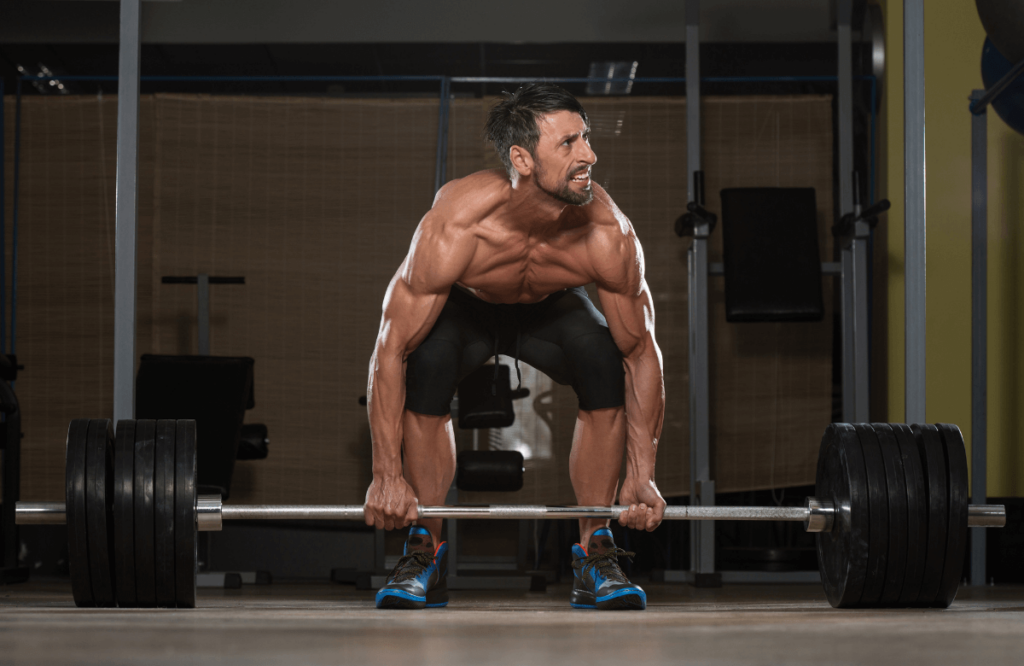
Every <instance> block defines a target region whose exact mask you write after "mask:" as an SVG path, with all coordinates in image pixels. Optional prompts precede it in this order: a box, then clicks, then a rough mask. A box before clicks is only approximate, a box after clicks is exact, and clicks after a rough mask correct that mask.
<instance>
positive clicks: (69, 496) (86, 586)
mask: <svg viewBox="0 0 1024 666" xmlns="http://www.w3.org/2000/svg"><path fill="white" fill-rule="evenodd" d="M88 444H89V419H75V420H74V421H72V422H71V425H70V426H69V427H68V439H67V452H66V458H67V460H66V463H65V469H64V475H65V476H64V493H65V500H64V502H65V504H64V513H65V516H66V520H67V527H68V564H69V565H70V568H71V593H72V595H73V596H74V598H75V605H76V606H81V607H91V606H94V605H95V603H94V602H93V598H92V581H91V579H90V576H89V537H88V525H87V521H86V511H85V494H86V489H85V486H86V484H85V451H86V449H87V448H88Z"/></svg>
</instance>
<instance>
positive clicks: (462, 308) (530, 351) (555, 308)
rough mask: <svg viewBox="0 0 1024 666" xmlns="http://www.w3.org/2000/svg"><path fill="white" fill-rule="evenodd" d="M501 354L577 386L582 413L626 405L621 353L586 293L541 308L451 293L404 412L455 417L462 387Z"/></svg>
mask: <svg viewBox="0 0 1024 666" xmlns="http://www.w3.org/2000/svg"><path fill="white" fill-rule="evenodd" d="M496 354H504V355H506V356H512V357H514V358H516V359H519V360H522V361H523V362H525V363H528V364H530V365H531V366H533V367H535V368H537V369H538V370H540V371H541V372H543V373H544V374H546V375H548V376H549V377H551V379H553V380H554V381H555V382H557V383H559V384H563V385H569V386H572V387H573V389H574V390H575V391H576V396H577V397H578V398H579V403H580V409H583V410H587V411H590V410H594V409H605V408H608V407H621V406H622V405H624V404H625V372H624V370H623V367H622V353H621V352H620V351H619V348H618V347H617V346H616V345H615V341H614V340H612V336H611V333H610V332H609V331H608V322H607V321H606V320H605V318H604V316H603V315H602V314H601V313H600V312H598V310H597V308H596V307H594V304H593V303H591V302H590V299H589V298H588V297H587V292H586V290H585V289H584V288H583V287H576V288H573V289H566V290H564V291H559V292H556V293H554V294H551V295H550V296H548V297H547V298H545V299H544V300H543V301H540V302H539V303H528V304H527V303H513V304H508V305H506V304H494V303H487V302H486V301H482V300H480V299H479V298H477V297H476V296H472V295H471V294H469V293H467V292H465V291H464V290H462V289H461V288H459V287H452V290H451V293H450V294H449V295H448V302H447V303H445V306H444V309H443V310H442V311H441V314H440V316H439V317H438V319H437V322H436V323H435V324H434V327H433V328H432V329H431V330H430V333H429V334H428V335H427V337H426V339H425V340H424V341H423V342H422V343H421V344H420V346H419V347H417V348H416V350H415V351H414V352H413V353H412V354H411V355H410V356H409V358H408V359H407V365H406V371H405V408H406V409H408V410H410V411H413V412H416V413H418V414H430V415H434V416H444V415H447V414H448V413H449V412H450V406H451V401H452V398H453V397H454V396H455V391H456V390H457V388H458V385H459V382H460V381H461V380H462V379H463V378H464V377H466V376H467V375H468V374H469V373H471V372H473V370H476V369H477V368H479V367H480V366H481V365H483V364H484V363H486V362H487V360H488V359H490V358H492V357H494V356H495V355H496Z"/></svg>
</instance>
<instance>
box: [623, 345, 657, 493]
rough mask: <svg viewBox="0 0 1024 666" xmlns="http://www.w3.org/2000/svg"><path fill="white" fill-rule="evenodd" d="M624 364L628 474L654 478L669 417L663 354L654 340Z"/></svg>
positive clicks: (643, 346) (626, 359)
mask: <svg viewBox="0 0 1024 666" xmlns="http://www.w3.org/2000/svg"><path fill="white" fill-rule="evenodd" d="M623 365H624V366H625V370H626V474H627V475H635V476H637V477H639V478H641V479H645V480H646V479H652V480H653V479H654V460H655V456H656V454H657V452H658V442H659V441H660V439H661V427H662V423H663V421H664V417H665V380H664V376H663V374H662V369H661V353H660V351H659V350H658V346H657V343H656V342H655V341H654V340H653V339H649V340H648V342H647V343H646V344H644V345H642V346H641V348H640V349H638V350H636V351H635V352H634V353H633V354H631V355H630V356H627V357H626V358H625V359H624V361H623Z"/></svg>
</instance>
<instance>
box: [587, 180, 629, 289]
mask: <svg viewBox="0 0 1024 666" xmlns="http://www.w3.org/2000/svg"><path fill="white" fill-rule="evenodd" d="M586 208H587V209H588V210H587V214H588V217H589V227H590V231H589V233H588V234H587V249H588V252H589V255H590V261H591V262H592V265H593V267H594V270H595V272H596V274H597V276H598V282H599V283H602V284H604V285H605V286H606V287H614V288H615V290H620V289H622V290H626V291H634V290H635V284H636V283H637V280H638V279H642V274H643V254H642V252H643V251H642V250H641V249H640V242H639V240H638V239H637V237H636V232H635V231H634V230H633V225H632V223H631V222H630V221H629V218H627V217H626V216H625V215H624V214H623V212H622V211H621V210H619V207H618V206H616V205H615V202H614V201H612V198H611V197H610V196H609V195H608V193H607V192H606V191H605V190H604V188H602V187H600V186H599V185H597V184H596V183H595V184H594V200H593V202H591V203H590V204H589V205H588V206H586Z"/></svg>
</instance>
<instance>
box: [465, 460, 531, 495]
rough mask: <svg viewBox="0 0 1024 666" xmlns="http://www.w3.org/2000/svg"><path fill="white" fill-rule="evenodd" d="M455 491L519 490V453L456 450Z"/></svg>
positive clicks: (520, 478) (521, 471) (521, 473)
mask: <svg viewBox="0 0 1024 666" xmlns="http://www.w3.org/2000/svg"><path fill="white" fill-rule="evenodd" d="M455 485H456V486H457V487H458V489H459V490H470V491H492V492H515V491H517V490H519V489H521V488H522V487H523V454H522V453H519V452H518V451H459V455H458V472H457V473H456V475H455Z"/></svg>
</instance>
